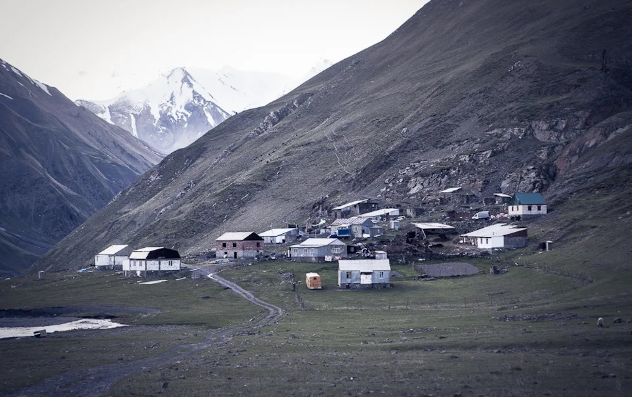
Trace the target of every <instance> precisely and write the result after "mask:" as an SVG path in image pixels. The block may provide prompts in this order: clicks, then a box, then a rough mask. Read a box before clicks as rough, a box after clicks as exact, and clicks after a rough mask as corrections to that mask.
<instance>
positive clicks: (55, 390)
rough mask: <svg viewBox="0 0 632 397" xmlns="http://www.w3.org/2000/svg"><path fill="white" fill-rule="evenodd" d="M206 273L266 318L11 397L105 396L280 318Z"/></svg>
mask: <svg viewBox="0 0 632 397" xmlns="http://www.w3.org/2000/svg"><path fill="white" fill-rule="evenodd" d="M208 273H209V274H208V278H210V279H211V280H213V281H215V282H217V283H219V284H221V285H223V286H225V287H228V288H230V289H231V290H232V291H233V292H235V293H236V294H238V295H241V296H242V297H244V299H247V300H248V301H250V302H252V303H254V304H255V305H259V306H261V307H263V308H265V309H266V310H267V314H266V315H264V316H263V317H261V318H258V319H256V320H253V321H250V322H248V323H246V324H242V325H238V326H235V327H231V328H222V329H218V330H212V331H209V332H208V333H207V334H206V338H205V340H204V342H202V343H196V344H183V345H180V346H176V347H174V348H172V349H170V350H168V351H166V352H163V353H162V354H160V355H158V356H155V357H150V358H145V359H141V360H136V361H131V362H128V363H114V364H109V365H104V366H100V367H94V368H89V369H82V370H77V371H70V372H66V373H63V374H60V375H58V376H55V377H52V378H49V379H46V380H45V381H43V382H41V383H39V384H36V385H33V386H30V387H27V388H24V389H21V390H19V391H18V392H17V393H15V394H13V396H20V397H26V396H38V395H41V396H50V395H72V396H73V397H83V396H99V395H102V394H104V393H106V392H107V391H108V390H109V388H110V387H111V386H112V385H113V384H114V383H116V382H117V381H119V380H120V379H122V378H124V377H125V376H127V375H130V374H132V373H134V372H138V371H141V370H146V369H149V368H153V367H156V366H159V365H163V364H168V363H171V362H175V361H178V360H182V359H183V358H186V357H188V356H191V355H193V354H195V353H197V352H199V351H200V350H202V349H205V348H208V347H209V346H211V345H213V344H217V343H222V342H225V341H227V340H229V339H230V338H231V337H232V336H233V335H235V334H237V333H242V332H244V331H247V330H252V329H257V328H261V327H265V326H267V325H270V324H273V323H275V322H276V321H277V320H278V319H279V318H281V316H282V315H283V310H282V309H281V308H280V307H277V306H274V305H271V304H269V303H266V302H264V301H262V300H260V299H259V298H257V297H255V296H254V295H253V294H252V293H250V292H248V291H246V290H245V289H243V288H241V287H240V286H239V285H237V284H235V283H233V282H231V281H228V280H226V279H224V278H222V277H220V276H218V275H216V274H213V273H211V271H209V272H208Z"/></svg>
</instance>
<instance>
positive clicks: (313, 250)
mask: <svg viewBox="0 0 632 397" xmlns="http://www.w3.org/2000/svg"><path fill="white" fill-rule="evenodd" d="M315 251H316V250H315V249H314V248H310V249H309V254H310V256H314V254H315Z"/></svg>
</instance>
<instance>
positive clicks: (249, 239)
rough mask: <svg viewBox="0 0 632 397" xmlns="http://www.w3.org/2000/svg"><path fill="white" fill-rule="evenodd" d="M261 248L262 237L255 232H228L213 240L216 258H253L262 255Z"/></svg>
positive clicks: (262, 244)
mask: <svg viewBox="0 0 632 397" xmlns="http://www.w3.org/2000/svg"><path fill="white" fill-rule="evenodd" d="M263 248H264V240H263V237H261V236H259V235H258V234H257V233H255V232H229V233H224V234H222V235H221V236H219V237H218V238H217V239H216V240H215V253H216V255H217V257H218V258H230V259H254V258H256V257H258V256H261V255H263Z"/></svg>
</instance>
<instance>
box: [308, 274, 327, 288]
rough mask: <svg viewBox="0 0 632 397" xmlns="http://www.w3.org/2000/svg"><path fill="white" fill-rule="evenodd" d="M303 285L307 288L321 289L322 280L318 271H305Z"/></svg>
mask: <svg viewBox="0 0 632 397" xmlns="http://www.w3.org/2000/svg"><path fill="white" fill-rule="evenodd" d="M305 285H306V286H307V288H309V289H322V288H323V286H322V282H321V280H320V276H319V275H318V273H307V274H306V275H305Z"/></svg>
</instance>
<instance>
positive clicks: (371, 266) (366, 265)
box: [338, 259, 391, 272]
mask: <svg viewBox="0 0 632 397" xmlns="http://www.w3.org/2000/svg"><path fill="white" fill-rule="evenodd" d="M338 270H339V271H350V270H359V271H361V272H372V271H379V270H384V271H390V270H391V264H390V262H389V261H388V259H359V260H352V259H340V260H339V261H338Z"/></svg>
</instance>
